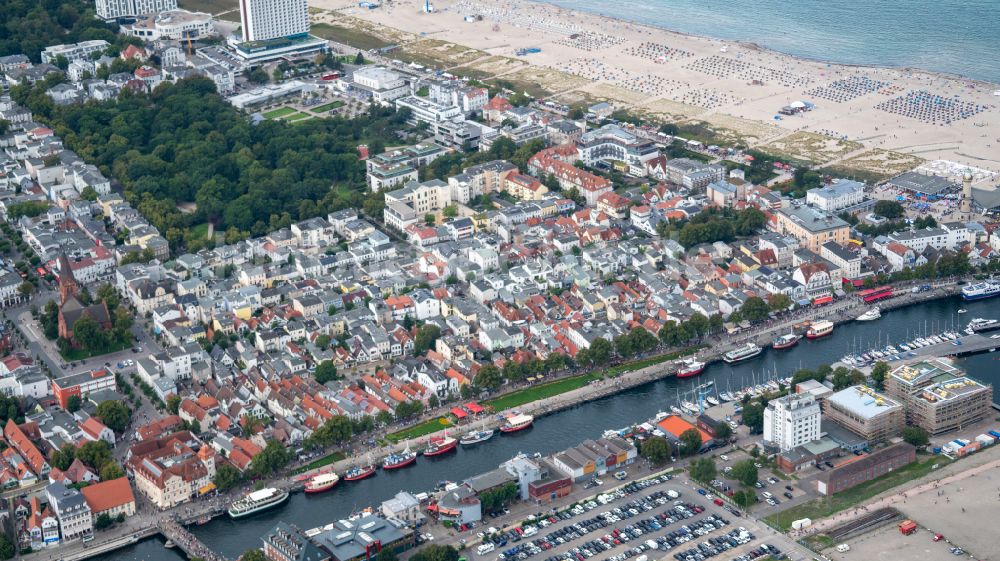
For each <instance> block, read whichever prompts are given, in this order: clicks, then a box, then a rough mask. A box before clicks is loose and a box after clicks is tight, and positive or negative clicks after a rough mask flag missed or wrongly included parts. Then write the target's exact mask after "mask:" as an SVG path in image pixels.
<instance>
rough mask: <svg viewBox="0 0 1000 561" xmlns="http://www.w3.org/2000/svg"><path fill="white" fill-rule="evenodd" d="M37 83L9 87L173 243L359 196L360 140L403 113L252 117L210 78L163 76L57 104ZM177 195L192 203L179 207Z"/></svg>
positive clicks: (355, 203) (396, 123) (298, 215)
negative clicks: (105, 96)
mask: <svg viewBox="0 0 1000 561" xmlns="http://www.w3.org/2000/svg"><path fill="white" fill-rule="evenodd" d="M44 87H45V86H44V85H40V86H37V87H35V88H31V87H28V86H24V87H17V88H15V91H14V95H15V97H16V98H17V99H18V101H21V102H22V103H25V104H26V105H27V106H28V107H30V108H31V109H32V110H33V111H35V113H36V114H38V115H39V116H40V117H41V118H42V119H44V120H45V121H46V122H48V123H49V124H50V125H51V126H52V127H53V128H54V129H55V131H56V132H57V134H58V135H59V136H61V137H62V138H63V139H64V141H65V143H66V145H67V146H68V147H70V148H72V149H73V150H74V151H76V152H77V153H78V154H79V155H80V156H81V157H82V158H83V159H84V160H86V161H88V162H90V163H94V164H96V165H98V166H99V167H100V168H101V169H102V170H103V171H105V172H107V173H109V174H110V175H111V176H113V177H114V178H115V179H117V180H118V181H119V182H121V183H122V185H124V187H125V192H126V196H127V198H128V199H129V201H130V202H132V204H133V205H134V206H136V208H137V209H138V210H139V211H140V212H141V213H142V214H143V215H144V216H146V217H147V218H148V219H149V220H150V221H151V222H152V223H153V224H154V225H155V226H156V227H157V228H159V229H160V231H161V232H163V233H164V234H165V235H166V237H167V239H168V241H170V242H171V244H172V245H174V246H177V245H179V244H182V243H187V244H192V243H195V242H196V238H193V237H190V236H189V237H188V238H187V239H185V231H184V230H185V229H186V228H187V227H189V226H192V225H196V224H199V223H202V222H205V221H210V222H213V223H215V224H216V226H217V228H218V229H221V230H224V229H226V228H228V227H230V226H232V227H235V228H237V229H239V230H242V231H248V232H251V233H253V234H254V235H259V234H263V233H265V232H267V231H270V230H273V229H276V228H279V227H283V226H287V225H288V224H290V223H291V222H292V221H295V220H299V219H304V218H309V217H312V216H316V215H320V214H325V213H327V212H330V211H333V210H339V209H343V208H347V207H354V208H360V207H362V205H363V203H364V198H365V195H364V193H365V166H364V162H362V161H360V160H358V154H357V146H358V145H359V144H369V145H384V144H385V142H386V141H389V140H390V139H391V138H392V133H393V131H394V130H397V129H398V128H399V127H400V126H401V125H402V124H403V123H404V121H405V119H406V116H407V114H406V113H405V112H396V111H395V109H392V108H380V107H377V106H372V107H371V108H370V109H369V112H368V113H367V114H364V115H361V116H359V117H357V118H354V119H343V118H329V119H312V120H309V121H308V122H303V123H301V124H295V125H291V124H288V123H284V122H280V121H276V120H265V121H263V122H261V123H259V124H257V125H252V124H251V123H250V120H249V119H247V117H246V116H245V115H244V114H242V113H240V112H239V111H238V110H236V109H235V108H234V107H233V106H231V105H230V104H229V103H227V102H226V101H225V100H224V99H222V98H221V97H220V96H218V95H216V93H215V85H214V84H213V83H212V81H211V80H208V79H205V78H190V79H185V80H181V81H180V82H178V83H177V84H169V83H165V84H162V85H161V86H159V87H158V88H157V89H156V90H155V91H154V92H153V93H152V94H150V95H141V94H138V95H133V94H124V95H122V96H121V97H120V98H119V99H117V100H114V101H107V102H103V103H88V104H86V105H70V106H63V107H55V106H54V105H52V104H51V100H47V99H46V98H47V97H48V96H46V95H45V93H44ZM179 203H195V204H196V205H197V210H196V211H195V212H193V213H190V214H182V213H181V212H180V211H179V210H178V208H177V205H178V204H179Z"/></svg>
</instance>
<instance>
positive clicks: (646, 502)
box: [470, 475, 804, 561]
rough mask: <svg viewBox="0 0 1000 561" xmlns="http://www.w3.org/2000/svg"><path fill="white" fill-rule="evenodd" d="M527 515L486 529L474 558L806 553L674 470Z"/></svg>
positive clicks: (578, 559) (612, 559)
mask: <svg viewBox="0 0 1000 561" xmlns="http://www.w3.org/2000/svg"><path fill="white" fill-rule="evenodd" d="M702 492H704V490H702ZM718 502H721V501H718ZM529 518H530V519H529V520H528V521H526V522H525V523H524V524H523V525H522V526H521V527H519V528H516V529H511V528H503V529H502V530H497V531H495V532H491V531H490V530H491V529H490V528H487V529H486V530H484V531H483V532H482V534H483V536H482V538H481V540H482V541H481V543H474V544H472V545H471V547H470V553H471V554H472V555H471V557H473V558H475V559H476V560H477V561H478V560H486V559H489V560H491V561H493V560H496V561H526V560H529V559H537V560H538V561H585V560H586V559H589V558H594V559H595V561H597V560H600V561H627V560H628V559H635V560H636V561H646V559H652V560H654V561H655V560H659V559H676V560H677V561H704V560H705V559H721V560H725V561H731V560H739V561H747V560H750V559H755V558H757V557H760V556H763V555H771V556H772V557H773V558H776V559H777V558H785V557H784V556H785V555H786V554H789V553H791V555H789V556H788V558H791V559H802V558H804V554H802V553H792V550H793V547H792V544H791V543H790V542H789V540H787V539H786V538H785V537H784V536H779V535H777V534H776V533H775V532H774V531H773V530H771V529H770V528H767V527H763V526H762V525H759V524H757V523H756V521H754V520H750V519H747V518H743V517H742V516H740V515H739V512H738V511H736V510H735V509H732V508H731V507H724V506H720V505H718V504H713V502H712V497H710V496H708V495H707V493H706V494H705V495H702V494H701V493H699V492H698V491H697V490H696V488H694V487H692V486H689V485H686V484H685V481H684V479H681V478H671V477H670V476H669V475H665V476H661V477H657V478H653V479H650V480H645V481H639V482H634V483H630V484H628V485H625V486H623V487H622V488H620V489H618V490H616V491H610V492H606V493H602V494H600V495H597V496H596V497H594V498H593V500H589V501H585V502H581V503H578V504H577V505H575V506H574V507H573V508H571V509H569V510H564V511H560V512H558V513H553V514H542V513H538V515H537V516H533V517H529ZM494 530H495V529H494ZM765 544H766V546H765ZM796 549H797V548H796Z"/></svg>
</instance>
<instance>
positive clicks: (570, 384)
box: [486, 347, 702, 411]
mask: <svg viewBox="0 0 1000 561" xmlns="http://www.w3.org/2000/svg"><path fill="white" fill-rule="evenodd" d="M700 348H702V347H692V348H689V349H685V350H683V351H678V352H675V353H669V354H665V355H658V356H654V357H650V358H646V359H643V360H636V361H633V362H626V363H624V364H619V365H618V366H613V367H611V368H609V369H607V370H605V371H603V372H599V371H594V372H589V373H587V374H580V375H578V376H571V377H569V378H563V379H561V380H555V381H553V382H547V383H544V384H539V385H537V386H531V387H528V388H524V389H523V390H518V391H516V392H512V393H509V394H507V395H502V396H500V397H498V398H496V399H491V400H489V401H487V402H486V404H487V405H489V406H491V407H493V410H494V411H503V410H505V409H512V408H514V407H520V406H521V405H524V404H525V403H531V402H532V401H538V400H539V399H545V398H548V397H552V396H556V395H559V394H561V393H566V392H568V391H573V390H575V389H578V388H582V387H584V386H586V385H587V384H589V383H591V382H593V381H594V380H599V379H601V378H603V377H604V376H609V377H615V376H618V375H620V374H624V373H625V372H632V371H633V370H640V369H642V368H646V367H647V366H653V365H654V364H659V363H661V362H666V361H668V360H674V359H676V358H678V357H681V356H685V355H689V354H692V353H694V352H696V351H697V350H698V349H700Z"/></svg>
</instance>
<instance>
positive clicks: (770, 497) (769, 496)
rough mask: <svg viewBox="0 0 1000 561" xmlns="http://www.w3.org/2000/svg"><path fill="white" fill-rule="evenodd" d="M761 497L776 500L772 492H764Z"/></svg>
mask: <svg viewBox="0 0 1000 561" xmlns="http://www.w3.org/2000/svg"><path fill="white" fill-rule="evenodd" d="M761 495H764V498H765V499H773V498H774V495H772V494H771V492H770V491H764V492H763V493H761Z"/></svg>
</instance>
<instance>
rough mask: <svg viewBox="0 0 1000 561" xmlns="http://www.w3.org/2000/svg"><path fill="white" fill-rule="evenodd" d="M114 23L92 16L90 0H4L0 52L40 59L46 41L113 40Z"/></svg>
mask: <svg viewBox="0 0 1000 561" xmlns="http://www.w3.org/2000/svg"><path fill="white" fill-rule="evenodd" d="M116 30H117V26H116V25H114V24H108V23H104V22H102V21H101V20H99V19H97V18H96V17H94V8H93V2H91V3H89V5H88V3H86V2H83V1H82V0H41V1H39V0H4V2H2V3H0V56H7V55H16V54H25V55H28V58H30V59H31V60H32V61H33V62H41V57H40V56H39V53H41V52H42V50H43V49H45V47H47V46H49V45H58V44H60V43H76V42H79V41H89V40H92V39H104V40H105V41H108V42H109V43H114V42H115V41H116V39H117V38H116V36H115V31H116Z"/></svg>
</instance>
